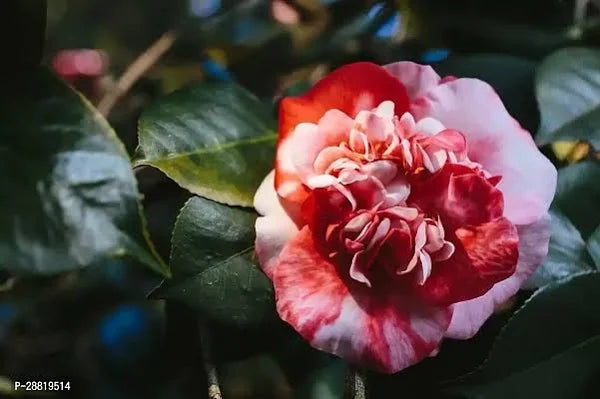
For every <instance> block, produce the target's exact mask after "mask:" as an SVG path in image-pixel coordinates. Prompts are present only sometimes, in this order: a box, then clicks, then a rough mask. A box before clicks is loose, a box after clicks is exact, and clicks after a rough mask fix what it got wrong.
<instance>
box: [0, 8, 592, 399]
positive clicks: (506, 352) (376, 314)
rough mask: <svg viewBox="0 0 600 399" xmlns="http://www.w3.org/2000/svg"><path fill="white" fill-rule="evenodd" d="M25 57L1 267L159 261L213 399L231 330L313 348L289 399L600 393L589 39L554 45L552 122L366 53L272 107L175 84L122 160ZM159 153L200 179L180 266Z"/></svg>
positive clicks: (6, 109)
mask: <svg viewBox="0 0 600 399" xmlns="http://www.w3.org/2000/svg"><path fill="white" fill-rule="evenodd" d="M40 3H42V2H40ZM29 30H31V29H29ZM42 31H43V28H40V27H38V32H37V33H38V34H39V35H41V33H40V32H42ZM39 35H38V36H36V35H33V36H34V39H33V41H34V42H36V43H37V41H38V39H39ZM580 60H586V62H585V63H583V64H582V63H580ZM23 62H24V63H25V64H26V67H24V68H22V69H21V70H20V71H19V73H18V74H15V75H14V76H16V77H15V78H14V82H12V83H11V84H7V91H6V93H5V94H3V96H2V101H1V103H0V109H1V110H2V114H1V115H0V130H1V134H2V136H1V137H0V140H1V141H0V176H1V177H2V179H3V180H2V181H3V184H2V187H3V188H2V194H1V195H0V208H1V209H2V213H1V214H0V215H1V216H0V221H1V223H0V226H1V227H0V269H1V270H2V271H3V272H4V273H7V274H9V275H10V276H18V277H30V276H39V275H42V276H53V275H57V274H61V273H64V272H68V271H74V270H78V269H83V268H86V267H88V266H89V265H91V264H93V263H95V262H98V261H99V260H102V259H106V258H113V257H129V258H134V259H136V261H137V262H138V263H140V264H143V265H146V266H148V267H149V268H150V269H151V270H152V271H153V272H155V273H156V274H157V275H160V276H161V278H164V280H163V281H162V283H161V284H160V285H159V286H158V287H156V288H155V289H154V290H152V292H149V293H148V296H149V299H151V300H166V301H167V302H168V303H177V304H179V305H182V306H184V307H185V308H186V309H192V310H193V312H191V313H190V314H189V315H188V316H189V317H190V318H193V319H194V323H196V322H197V324H198V325H200V328H199V331H200V335H201V339H200V340H201V348H200V350H201V351H202V358H203V360H204V363H205V367H206V372H207V377H208V378H207V381H208V385H209V395H210V397H211V398H218V397H220V395H221V394H220V389H219V382H218V368H219V364H220V359H218V355H219V353H222V352H225V351H224V350H223V347H229V346H231V348H228V349H230V350H231V351H232V352H244V351H246V352H253V351H256V352H258V351H268V350H272V351H278V354H279V356H280V361H281V362H282V363H288V364H293V363H294V362H295V361H296V359H305V356H309V355H306V354H310V356H322V357H321V358H320V359H325V360H324V361H323V362H324V363H326V366H323V364H321V365H320V366H319V367H315V371H314V374H310V375H309V377H306V379H307V380H309V381H313V380H314V381H325V380H327V381H328V384H329V383H330V379H331V378H333V379H334V380H335V381H334V382H333V383H331V384H329V385H331V386H334V387H335V389H333V388H332V389H330V390H328V391H327V392H328V393H327V394H324V393H322V392H323V391H322V390H321V391H319V390H317V389H313V391H312V393H308V394H307V393H306V390H308V391H311V388H308V389H306V388H302V389H305V391H302V390H301V389H300V391H301V392H303V393H301V394H298V397H314V398H325V399H327V398H329V397H332V398H333V397H339V398H341V397H353V398H360V397H365V395H367V394H368V395H370V397H377V398H379V397H397V396H408V397H412V396H415V395H414V394H413V393H411V391H415V392H417V394H418V395H423V396H424V397H467V398H481V397H484V398H506V397H515V398H529V397H531V398H534V397H535V398H537V397H544V398H592V397H596V396H597V394H598V390H596V389H595V388H596V387H594V386H592V385H593V384H592V382H593V377H594V376H597V375H598V372H599V371H600V367H599V361H598V359H600V316H599V315H600V274H599V273H598V271H597V269H598V267H600V228H599V225H600V210H599V209H598V204H599V203H600V202H599V200H600V189H599V187H600V186H599V185H598V181H600V164H599V162H598V158H599V156H598V152H597V150H598V143H599V137H600V128H599V127H598V126H600V125H599V123H600V116H599V115H600V105H599V104H600V84H599V83H598V82H600V52H599V51H598V50H595V49H590V48H566V49H562V50H559V51H557V52H555V53H554V54H552V55H551V56H549V57H548V58H547V59H545V60H544V61H543V62H542V64H541V65H540V67H539V68H538V71H537V73H536V81H535V95H536V99H537V102H538V106H539V109H540V114H541V123H540V129H539V132H528V131H527V130H526V129H525V128H524V127H522V126H521V124H520V121H518V120H517V119H515V117H513V116H511V114H510V113H509V112H508V111H507V108H505V105H504V102H503V100H502V99H501V96H502V92H500V95H499V94H497V92H496V90H495V88H493V87H492V85H490V84H488V83H486V82H485V81H484V80H480V79H476V78H472V77H457V76H453V75H449V76H444V77H441V76H440V75H439V74H438V73H437V72H436V70H435V69H434V68H433V67H432V66H428V65H421V64H419V63H415V62H410V61H399V62H395V63H391V64H387V65H377V64H375V63H371V62H356V63H348V64H345V65H341V66H339V67H338V68H332V70H331V71H329V73H327V74H326V75H325V76H324V77H323V78H322V79H320V80H318V81H317V82H316V83H315V84H314V85H312V87H311V88H310V89H308V91H306V92H305V93H304V94H301V95H299V96H287V97H284V98H283V99H281V101H279V103H278V104H277V105H276V106H273V104H270V103H268V102H266V101H263V100H261V99H259V98H258V97H256V96H255V95H254V94H252V93H250V92H249V91H248V90H246V89H244V88H243V87H241V86H240V85H237V84H235V83H207V82H203V83H197V84H193V85H190V86H188V87H184V88H182V89H180V90H177V91H175V92H172V93H170V94H167V95H164V96H162V97H160V98H158V99H156V100H155V101H154V102H153V103H152V105H150V106H148V107H147V108H145V109H144V111H143V112H142V114H141V116H140V118H139V124H138V139H139V142H138V146H137V150H136V152H135V154H134V155H133V157H132V158H131V159H130V157H129V154H127V152H126V151H125V149H124V146H123V144H122V143H121V142H120V140H119V138H118V136H117V135H116V134H115V132H114V130H113V129H112V127H111V126H110V125H109V123H108V122H107V120H106V119H105V118H104V116H103V115H101V114H100V113H99V112H98V111H97V110H96V109H95V107H94V106H93V105H92V104H90V103H89V102H88V101H87V100H86V99H85V98H84V97H83V96H82V95H80V94H79V93H77V92H76V91H75V90H74V89H72V88H70V87H69V86H68V85H67V84H65V83H64V82H62V81H61V80H60V79H59V78H57V77H56V76H54V75H53V74H52V73H51V72H49V71H48V70H46V69H44V68H42V67H40V66H39V65H38V64H39V57H37V58H36V60H35V61H34V62H32V61H31V60H30V59H26V60H24V61H23ZM472 75H473V74H472V73H471V74H468V76H472ZM499 91H500V90H499ZM7 93H8V94H7ZM532 133H535V134H532ZM546 144H552V146H545V145H546ZM581 145H584V146H585V151H584V154H583V155H581V156H579V155H577V156H575V155H574V154H573V152H572V151H573V148H575V147H577V148H581ZM538 146H540V147H538ZM541 146H545V147H541ZM578 146H579V147H578ZM561 148H563V149H564V148H568V149H569V151H570V153H569V154H568V156H564V157H561V151H560V149H561ZM578 154H579V153H578ZM561 158H562V160H561ZM150 168H153V169H157V170H159V171H161V172H162V173H163V174H164V175H165V176H167V177H168V178H169V179H171V180H173V181H174V182H175V183H177V185H178V186H180V187H181V188H182V189H184V190H186V191H187V192H188V193H189V196H190V198H189V200H187V202H186V203H185V205H184V206H183V207H182V208H181V210H180V211H179V213H178V216H177V219H176V221H175V224H174V226H173V229H172V234H171V246H170V255H169V259H168V260H164V259H162V258H161V256H160V255H159V254H158V252H157V251H156V250H155V248H154V244H153V243H152V240H151V237H150V235H149V233H148V231H147V226H146V224H147V223H146V219H145V217H144V213H143V212H142V211H143V208H142V201H141V198H140V193H139V191H138V185H137V180H136V177H139V174H136V172H137V173H139V171H144V170H148V169H150ZM134 171H135V172H134ZM150 216H152V215H150ZM223 331H226V332H227V333H231V332H232V331H234V332H235V333H236V334H239V335H238V336H241V337H244V339H241V340H242V341H244V342H242V343H240V342H234V341H235V340H233V339H232V340H229V341H227V339H226V338H227V337H228V335H227V334H226V333H223V334H222V335H223V336H224V337H225V338H223V337H219V334H221V333H222V332H223ZM272 331H276V332H277V334H273V335H271V333H272ZM280 332H281V334H279V333H280ZM263 334H264V335H265V336H267V337H269V338H271V337H272V336H277V338H276V339H275V338H274V339H273V342H269V344H270V345H271V346H268V345H267V346H268V347H267V348H266V347H265V346H263V347H260V348H259V347H258V345H256V348H254V347H252V346H253V345H254V341H253V340H252V337H253V336H256V335H263ZM278 334H279V335H278ZM232 335H233V334H232ZM219 338H222V340H219ZM246 338H247V341H246ZM223 341H225V342H223ZM219 346H220V347H219ZM274 347H275V349H273V348H274ZM481 347H483V348H484V352H485V353H484V355H483V356H481V357H471V354H472V353H475V352H477V353H479V352H481ZM232 348H233V349H232ZM239 348H242V349H241V350H240V349H239ZM282 348H283V349H282ZM475 348H476V349H475ZM315 349H316V350H318V351H316V350H315ZM211 352H212V353H211ZM321 352H324V353H325V354H322V353H321ZM215 353H216V355H215ZM315 353H316V354H317V355H315ZM330 364H334V365H336V366H340V368H339V369H336V367H333V368H331V367H329V365H330ZM340 369H341V370H342V372H341V373H339V372H338V371H339V370H340ZM332 370H333V371H332ZM298 374H300V373H298ZM345 380H348V382H349V383H348V384H346V385H345ZM315 385H317V384H315ZM326 385H327V384H326ZM329 385H328V386H329ZM340 387H341V388H340ZM344 390H345V392H344ZM330 391H331V392H330ZM314 392H318V393H314ZM389 392H394V393H393V394H391V395H390V394H389ZM405 393H406V394H405ZM409 394H410V395H409ZM415 397H417V396H415Z"/></svg>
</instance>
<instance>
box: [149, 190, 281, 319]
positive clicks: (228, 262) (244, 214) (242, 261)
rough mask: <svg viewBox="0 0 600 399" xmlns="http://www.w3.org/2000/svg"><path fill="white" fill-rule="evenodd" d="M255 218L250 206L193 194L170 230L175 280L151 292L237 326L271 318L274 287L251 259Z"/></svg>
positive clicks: (167, 281)
mask: <svg viewBox="0 0 600 399" xmlns="http://www.w3.org/2000/svg"><path fill="white" fill-rule="evenodd" d="M255 219H256V214H255V213H254V212H253V211H250V210H246V209H242V208H232V207H228V206H225V205H222V204H219V203H216V202H213V201H210V200H207V199H204V198H201V197H193V198H191V199H190V200H189V201H188V202H187V203H186V205H185V206H184V207H183V209H182V210H181V213H180V214H179V217H178V218H177V222H176V223H175V227H174V229H173V238H172V244H171V245H172V247H171V260H170V264H171V268H172V271H173V279H171V280H166V281H165V282H164V283H163V284H162V285H161V286H160V287H159V288H158V289H157V290H156V291H155V292H154V293H153V294H152V296H153V297H158V298H163V299H171V300H175V301H178V302H181V303H184V304H186V305H188V306H190V307H192V308H194V309H197V310H199V311H200V312H201V313H203V314H205V315H207V316H209V317H211V318H213V319H215V320H217V321H218V322H221V323H226V324H233V325H237V326H241V327H246V326H250V327H252V326H257V325H259V324H261V323H262V322H264V321H265V320H267V319H270V317H271V316H272V315H273V312H274V309H275V305H274V303H273V289H272V286H271V282H270V281H269V279H268V278H267V277H266V276H265V275H264V274H263V273H262V271H260V269H259V268H258V266H257V265H256V262H255V257H254V221H255Z"/></svg>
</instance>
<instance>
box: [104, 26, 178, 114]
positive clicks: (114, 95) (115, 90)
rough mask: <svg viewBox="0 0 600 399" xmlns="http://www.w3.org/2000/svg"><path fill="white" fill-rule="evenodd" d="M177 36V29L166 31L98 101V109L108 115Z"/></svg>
mask: <svg viewBox="0 0 600 399" xmlns="http://www.w3.org/2000/svg"><path fill="white" fill-rule="evenodd" d="M176 38H177V34H176V33H175V31H168V32H165V33H164V34H163V35H162V36H161V37H160V38H158V40H157V41H155V42H154V43H153V44H152V45H151V46H150V47H148V48H147V49H146V51H144V52H143V53H142V54H140V55H139V57H138V58H136V59H135V61H133V63H131V65H129V67H127V69H126V70H125V72H124V73H123V75H122V76H121V78H120V79H119V81H118V82H117V83H116V84H115V85H114V87H112V88H111V89H110V90H109V91H108V92H107V93H106V94H105V95H104V97H103V98H102V99H101V100H100V102H99V103H98V111H100V113H101V114H102V115H104V116H107V115H108V114H109V113H110V111H111V109H112V108H113V107H114V106H115V104H116V103H117V102H118V101H119V99H120V98H121V97H123V96H124V95H125V94H126V93H127V92H128V91H129V89H131V87H132V86H133V85H134V84H135V82H137V81H138V79H139V78H141V77H142V76H143V75H144V74H145V73H146V72H147V71H148V69H150V68H151V67H152V66H153V65H154V64H156V62H157V61H158V60H159V59H160V57H162V56H163V54H164V53H166V52H167V51H168V50H169V49H170V48H171V46H172V45H173V43H174V42H175V39H176Z"/></svg>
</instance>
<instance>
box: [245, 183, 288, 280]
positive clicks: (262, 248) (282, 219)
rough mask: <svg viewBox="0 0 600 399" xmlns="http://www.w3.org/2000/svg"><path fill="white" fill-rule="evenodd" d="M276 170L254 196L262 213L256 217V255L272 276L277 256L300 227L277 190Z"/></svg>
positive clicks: (270, 276) (268, 274)
mask: <svg viewBox="0 0 600 399" xmlns="http://www.w3.org/2000/svg"><path fill="white" fill-rule="evenodd" d="M274 178H275V171H271V173H269V174H268V175H267V177H265V179H264V180H263V182H262V183H261V185H260V187H259V188H258V191H257V192H256V195H255V196H254V207H255V208H256V211H257V212H258V213H259V214H260V215H262V216H260V217H258V218H257V219H256V225H255V227H256V240H255V246H256V256H257V257H258V261H259V263H260V265H261V268H262V270H263V271H264V272H265V274H266V275H267V276H268V277H269V278H272V276H273V268H274V267H275V264H276V263H277V258H278V257H279V253H280V252H281V250H282V249H283V247H284V246H285V245H286V244H287V242H288V241H289V240H290V239H291V238H292V237H293V236H294V235H296V234H297V233H298V228H297V227H296V225H295V224H294V222H293V221H292V219H290V217H289V216H288V215H287V213H286V212H285V210H284V209H283V207H282V206H281V203H280V202H279V198H278V197H277V193H276V192H275V182H274Z"/></svg>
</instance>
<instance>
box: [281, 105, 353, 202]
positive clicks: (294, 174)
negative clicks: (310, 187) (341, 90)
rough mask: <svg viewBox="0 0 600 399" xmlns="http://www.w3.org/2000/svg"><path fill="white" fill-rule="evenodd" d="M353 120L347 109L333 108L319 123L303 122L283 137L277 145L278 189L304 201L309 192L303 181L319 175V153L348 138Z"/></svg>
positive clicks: (290, 197)
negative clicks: (346, 112)
mask: <svg viewBox="0 0 600 399" xmlns="http://www.w3.org/2000/svg"><path fill="white" fill-rule="evenodd" d="M353 124H354V121H353V120H352V119H351V118H350V117H349V116H347V115H346V114H344V113H343V112H340V111H338V110H331V111H328V112H326V113H325V115H324V116H323V117H322V118H321V119H320V120H319V123H318V124H314V123H300V124H298V125H297V126H296V127H295V129H294V130H293V132H291V133H290V134H289V135H287V136H286V137H285V138H282V139H281V140H280V143H279V145H278V148H277V162H276V171H277V174H278V175H279V176H280V180H279V184H278V185H277V193H278V194H279V195H280V196H282V197H284V198H289V199H290V200H291V201H293V202H298V203H300V202H302V201H303V200H304V199H305V198H306V196H307V195H308V193H307V191H306V189H305V187H304V186H303V184H307V182H308V180H309V179H310V177H312V176H313V175H315V169H314V165H315V161H316V159H317V157H318V156H319V153H320V152H321V151H322V150H323V149H325V148H327V147H328V146H337V145H338V144H339V143H340V142H342V141H346V140H347V138H348V134H349V132H350V129H351V128H352V126H353Z"/></svg>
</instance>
